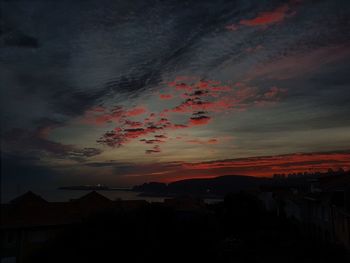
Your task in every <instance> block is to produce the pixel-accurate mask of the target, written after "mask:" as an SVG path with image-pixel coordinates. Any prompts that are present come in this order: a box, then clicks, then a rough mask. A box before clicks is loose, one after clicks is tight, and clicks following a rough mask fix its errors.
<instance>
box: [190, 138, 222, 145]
mask: <svg viewBox="0 0 350 263" xmlns="http://www.w3.org/2000/svg"><path fill="white" fill-rule="evenodd" d="M186 142H187V143H190V144H201V145H209V144H218V143H219V140H218V139H215V138H212V139H208V140H200V139H192V140H187V141H186Z"/></svg>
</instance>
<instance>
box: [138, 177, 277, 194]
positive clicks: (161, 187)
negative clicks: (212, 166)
mask: <svg viewBox="0 0 350 263" xmlns="http://www.w3.org/2000/svg"><path fill="white" fill-rule="evenodd" d="M269 182H271V179H269V178H259V177H252V176H242V175H225V176H218V177H214V178H198V179H185V180H180V181H176V182H172V183H169V184H164V183H157V182H150V183H145V184H142V185H139V186H135V187H134V188H133V190H134V191H139V192H143V193H144V194H146V195H147V194H152V195H158V194H159V195H178V194H194V195H202V196H208V195H212V196H223V195H225V194H227V193H232V192H239V191H242V190H248V189H256V188H257V187H258V186H260V185H265V184H268V183H269Z"/></svg>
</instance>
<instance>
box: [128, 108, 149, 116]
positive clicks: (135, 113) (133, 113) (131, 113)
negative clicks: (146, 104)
mask: <svg viewBox="0 0 350 263" xmlns="http://www.w3.org/2000/svg"><path fill="white" fill-rule="evenodd" d="M146 112H147V109H145V108H143V107H138V108H134V109H131V110H128V111H127V112H126V113H125V115H126V116H128V117H133V116H138V115H141V114H144V113H146Z"/></svg>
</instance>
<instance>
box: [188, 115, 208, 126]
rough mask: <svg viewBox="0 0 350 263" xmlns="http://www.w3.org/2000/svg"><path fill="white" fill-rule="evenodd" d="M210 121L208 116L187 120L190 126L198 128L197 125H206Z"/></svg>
mask: <svg viewBox="0 0 350 263" xmlns="http://www.w3.org/2000/svg"><path fill="white" fill-rule="evenodd" d="M210 120H211V117H208V116H198V117H191V118H190V120H189V124H190V125H194V126H198V125H206V124H208V123H209V121H210Z"/></svg>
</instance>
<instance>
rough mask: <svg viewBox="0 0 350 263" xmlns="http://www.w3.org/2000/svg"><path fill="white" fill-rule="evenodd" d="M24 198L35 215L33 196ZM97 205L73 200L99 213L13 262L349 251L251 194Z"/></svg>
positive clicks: (334, 258) (241, 258) (282, 258)
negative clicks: (210, 199)
mask: <svg viewBox="0 0 350 263" xmlns="http://www.w3.org/2000/svg"><path fill="white" fill-rule="evenodd" d="M27 198H28V199H32V200H31V202H30V203H32V206H33V211H35V209H37V208H35V207H34V206H35V205H33V203H35V202H36V203H40V202H41V201H40V200H37V199H38V196H35V195H33V194H31V196H29V197H28V196H27ZM84 198H85V199H84ZM103 200H104V199H103V198H102V197H100V196H98V194H97V193H91V194H89V195H87V197H83V198H82V200H80V201H79V200H78V201H79V202H80V203H79V202H78V203H77V205H78V206H79V207H80V209H82V210H81V211H83V210H84V209H85V210H84V211H88V210H86V207H85V208H83V207H84V202H87V201H89V202H90V203H93V204H98V203H99V206H102V207H104V209H100V210H99V211H98V212H93V213H85V214H86V216H85V217H84V218H83V219H82V220H80V221H76V222H75V223H70V224H66V225H61V226H60V227H59V228H58V229H56V230H55V232H54V233H55V234H52V235H51V238H49V239H47V240H46V241H45V242H44V243H42V244H41V245H40V246H37V247H36V248H33V247H31V249H30V252H27V253H26V255H25V256H24V255H22V256H20V257H19V258H18V259H17V260H18V261H17V262H36V263H39V262H60V263H61V262H238V263H240V262H269V263H271V262H298V263H300V262H308V263H309V262H318V263H319V262H332V263H333V262H349V261H348V260H349V257H348V254H347V253H348V252H347V250H345V249H344V248H342V247H340V246H336V245H335V244H330V243H328V242H327V241H325V240H322V239H320V238H319V237H318V236H313V235H311V234H310V233H309V231H308V229H307V228H305V227H304V226H302V225H301V224H299V223H297V222H296V221H295V220H293V219H289V218H287V217H286V216H285V215H284V214H283V212H281V213H280V214H279V215H277V214H276V213H273V212H267V211H266V210H265V209H264V208H263V205H262V203H261V202H260V201H259V199H258V198H256V196H254V195H252V194H246V193H237V194H230V195H227V196H226V197H225V200H224V202H221V203H217V204H211V205H208V204H204V203H203V202H201V201H200V200H198V199H194V198H178V199H169V200H167V201H166V202H164V203H151V204H150V203H147V202H130V203H127V202H126V203H125V202H124V203H123V201H113V204H112V203H110V206H108V205H106V204H107V203H106V202H105V201H103ZM17 202H19V203H20V202H23V200H19V201H17ZM104 202H105V203H104ZM73 203H74V202H73ZM102 204H105V205H102ZM26 206H27V207H29V205H28V204H27V205H26ZM46 209H49V206H47V208H46ZM64 209H68V208H64ZM38 211H39V210H38ZM47 211H49V210H47ZM67 211H68V210H67ZM48 213H49V212H48ZM31 231H35V228H33V229H32V230H31ZM23 233H25V232H22V234H23ZM28 233H30V232H27V234H26V235H28ZM35 238H36V239H35ZM33 240H34V241H35V240H36V241H38V242H39V241H40V235H39V236H35V235H34V239H33Z"/></svg>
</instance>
